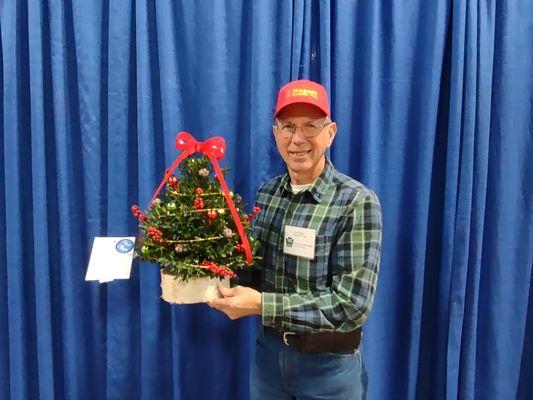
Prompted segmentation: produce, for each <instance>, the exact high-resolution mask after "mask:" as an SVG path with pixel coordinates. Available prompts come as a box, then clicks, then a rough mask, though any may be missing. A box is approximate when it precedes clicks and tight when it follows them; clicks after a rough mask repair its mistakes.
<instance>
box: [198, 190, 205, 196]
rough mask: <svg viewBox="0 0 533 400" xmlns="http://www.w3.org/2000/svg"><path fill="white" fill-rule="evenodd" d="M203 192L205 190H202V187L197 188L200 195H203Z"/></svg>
mask: <svg viewBox="0 0 533 400" xmlns="http://www.w3.org/2000/svg"><path fill="white" fill-rule="evenodd" d="M203 192H204V191H203V190H202V188H196V194H197V195H198V196H201V195H202V193H203Z"/></svg>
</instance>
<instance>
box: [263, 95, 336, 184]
mask: <svg viewBox="0 0 533 400" xmlns="http://www.w3.org/2000/svg"><path fill="white" fill-rule="evenodd" d="M277 120H278V121H279V124H275V125H274V128H273V131H274V137H275V139H276V144H277V146H278V151H279V153H280V155H281V157H282V158H283V160H284V161H285V163H286V164H287V168H288V169H289V173H290V175H291V178H293V180H294V177H296V178H297V179H296V180H297V182H293V183H299V184H306V183H311V182H312V181H313V180H314V179H315V178H316V177H317V176H319V175H320V173H321V172H322V169H323V168H324V165H325V157H324V153H325V152H326V150H327V149H328V148H329V147H330V146H331V143H332V142H333V139H334V137H335V133H336V132H337V126H336V124H335V123H334V122H332V123H327V121H326V120H325V115H324V113H323V112H322V111H321V110H320V109H318V108H317V107H315V106H313V105H310V104H306V103H296V104H291V105H289V106H287V107H285V108H284V109H283V110H282V111H281V113H280V114H279V115H278V117H277ZM287 126H288V127H292V128H295V127H296V130H295V131H294V134H293V135H289V136H287V135H286V134H284V133H283V132H282V127H287ZM312 126H316V127H318V129H317V130H316V131H315V132H317V134H316V136H314V137H312V138H311V137H309V133H310V132H313V129H312ZM306 128H307V129H306ZM309 128H310V129H309ZM304 129H305V130H307V132H304ZM308 181H309V182H308Z"/></svg>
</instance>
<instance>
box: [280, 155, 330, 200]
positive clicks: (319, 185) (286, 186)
mask: <svg viewBox="0 0 533 400" xmlns="http://www.w3.org/2000/svg"><path fill="white" fill-rule="evenodd" d="M334 171H335V168H334V167H333V164H331V161H329V159H328V158H327V157H326V165H325V166H324V170H323V171H322V173H321V174H320V175H319V176H318V178H316V179H315V181H314V182H313V184H312V185H311V186H310V187H309V188H308V189H307V190H305V191H306V192H309V193H310V194H311V196H313V198H314V199H315V200H316V201H317V202H318V203H320V202H321V201H322V197H323V195H324V192H325V191H326V189H327V187H328V186H329V184H330V183H331V181H332V180H333V172H334ZM279 190H280V191H281V192H287V193H291V194H292V189H291V179H290V176H289V173H288V172H287V173H286V174H285V175H283V177H282V178H281V184H280V187H279Z"/></svg>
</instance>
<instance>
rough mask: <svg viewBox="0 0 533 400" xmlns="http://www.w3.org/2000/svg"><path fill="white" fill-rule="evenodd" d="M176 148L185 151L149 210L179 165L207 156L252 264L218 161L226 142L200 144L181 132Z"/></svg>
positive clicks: (168, 171)
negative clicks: (184, 161)
mask: <svg viewBox="0 0 533 400" xmlns="http://www.w3.org/2000/svg"><path fill="white" fill-rule="evenodd" d="M176 148H177V149H178V150H183V152H182V153H181V154H180V155H179V156H178V158H176V159H175V160H174V162H173V163H172V165H171V166H170V168H169V169H167V172H166V174H165V176H164V178H163V181H162V182H161V183H160V184H159V187H158V188H157V190H156V191H155V193H154V195H153V197H152V200H150V204H149V205H148V208H150V207H151V206H152V203H153V202H154V200H155V199H156V198H157V195H158V194H159V192H160V191H161V189H163V187H164V186H165V183H166V182H167V181H168V179H169V178H170V177H171V176H172V173H173V172H174V170H175V169H176V168H177V167H178V165H180V163H181V162H182V161H183V159H185V158H187V157H188V156H190V155H191V154H194V153H203V154H205V155H206V156H207V157H208V158H209V159H210V160H211V163H212V164H213V167H215V175H216V177H217V179H218V181H219V182H220V186H221V188H222V192H223V193H224V197H225V198H226V202H227V203H228V207H229V209H230V212H231V215H232V216H233V221H234V222H235V225H236V226H237V231H239V236H240V237H241V242H242V245H243V247H244V253H245V255H246V262H247V263H248V264H252V262H253V261H252V251H251V250H250V243H249V242H248V237H246V234H245V233H244V228H243V226H242V222H241V219H240V218H239V214H237V210H236V209H235V205H234V204H233V200H232V199H231V196H230V194H229V189H228V186H227V185H226V181H225V179H224V176H223V175H222V170H221V169H220V166H219V165H218V161H217V160H220V159H222V158H224V153H225V152H226V141H225V140H224V138H222V137H220V136H215V137H212V138H210V139H208V140H206V141H205V142H198V141H197V140H196V139H195V138H194V137H193V136H192V135H191V134H190V133H187V132H180V133H178V136H176Z"/></svg>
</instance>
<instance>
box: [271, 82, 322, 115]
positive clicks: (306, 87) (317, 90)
mask: <svg viewBox="0 0 533 400" xmlns="http://www.w3.org/2000/svg"><path fill="white" fill-rule="evenodd" d="M294 103H307V104H311V105H313V106H315V107H318V108H319V109H320V110H321V111H323V112H324V114H326V115H327V116H328V117H329V116H330V115H329V104H328V93H327V92H326V88H325V87H324V86H322V85H321V84H319V83H316V82H313V81H308V80H306V79H301V80H298V81H292V82H289V83H287V84H286V85H285V86H283V87H282V88H281V89H280V90H279V93H278V103H277V105H276V112H275V113H274V118H275V117H277V116H278V114H279V113H280V112H281V110H283V109H284V108H285V107H287V106H288V105H290V104H294Z"/></svg>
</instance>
